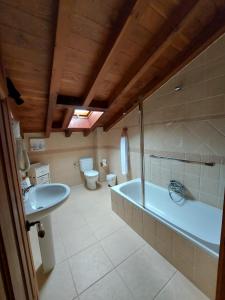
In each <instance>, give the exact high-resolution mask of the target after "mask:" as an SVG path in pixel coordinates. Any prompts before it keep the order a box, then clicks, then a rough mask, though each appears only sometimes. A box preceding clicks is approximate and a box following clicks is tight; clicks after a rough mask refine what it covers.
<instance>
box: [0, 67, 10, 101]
mask: <svg viewBox="0 0 225 300" xmlns="http://www.w3.org/2000/svg"><path fill="white" fill-rule="evenodd" d="M7 97H8V89H7V86H6V80H5V74H4V70H3V67H2V66H1V65H0V100H4V99H5V98H7Z"/></svg>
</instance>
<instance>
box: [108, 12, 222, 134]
mask: <svg viewBox="0 0 225 300" xmlns="http://www.w3.org/2000/svg"><path fill="white" fill-rule="evenodd" d="M224 33H225V8H224V9H221V10H220V11H219V12H218V14H217V15H216V16H215V18H214V19H213V20H212V22H211V23H210V24H208V25H207V27H205V28H204V29H203V30H202V32H201V33H200V35H198V36H197V37H196V38H195V39H194V40H193V41H192V42H191V45H190V46H189V47H188V49H187V50H186V51H185V52H182V53H181V54H180V55H178V57H177V58H176V60H175V61H174V63H173V64H172V65H171V64H170V65H169V66H168V67H167V68H166V69H165V70H164V72H162V75H161V76H160V77H158V78H156V79H155V80H153V81H151V82H150V83H149V84H147V85H146V86H145V88H144V89H143V91H142V93H141V95H142V100H141V101H144V100H145V99H146V98H148V97H149V96H150V95H152V94H153V93H154V92H155V91H156V90H157V89H159V88H160V86H162V85H163V84H164V83H166V82H167V81H168V80H169V79H170V78H171V77H172V76H174V75H175V74H176V73H177V72H178V71H180V70H181V69H182V68H183V67H184V66H185V65H187V64H188V63H189V62H191V61H192V60H193V59H194V58H195V57H197V56H198V55H199V54H200V53H201V52H202V51H204V50H205V49H206V48H207V47H208V46H209V45H210V44H211V43H213V42H214V41H215V40H216V39H218V38H219V37H220V36H221V35H222V34H224ZM135 100H137V97H135V98H134V99H132V100H131V101H130V103H131V104H130V105H129V107H128V106H127V109H126V114H127V113H129V112H131V111H132V110H133V109H134V108H135V107H137V105H138V101H136V102H135V103H134V101H135ZM132 103H133V104H132ZM123 113H124V109H123V110H122V111H120V112H119V113H117V115H116V116H115V117H113V118H112V119H111V120H110V121H109V122H108V123H107V124H105V125H104V131H108V130H110V129H111V128H112V127H113V126H114V125H115V124H116V123H118V122H119V121H120V120H121V119H122V118H123V117H124V115H123Z"/></svg>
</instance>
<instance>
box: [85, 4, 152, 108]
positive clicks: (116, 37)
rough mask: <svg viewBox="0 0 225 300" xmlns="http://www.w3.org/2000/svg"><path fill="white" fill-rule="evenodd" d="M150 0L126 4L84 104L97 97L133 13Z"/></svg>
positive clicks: (88, 103) (86, 104) (143, 7)
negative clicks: (96, 94)
mask: <svg viewBox="0 0 225 300" xmlns="http://www.w3.org/2000/svg"><path fill="white" fill-rule="evenodd" d="M148 2H149V1H146V0H132V1H128V2H127V3H126V6H125V7H124V8H123V9H122V15H121V17H120V20H119V24H118V25H117V28H116V29H115V31H114V33H113V35H112V37H111V38H110V41H108V42H107V47H106V49H105V50H104V53H103V54H102V55H101V62H100V63H99V66H98V68H97V70H96V72H95V74H94V76H93V79H92V81H91V84H90V87H89V89H88V92H87V95H86V97H85V99H84V102H83V105H84V106H89V105H90V103H91V102H92V100H93V99H94V97H95V93H96V91H97V89H98V87H99V85H100V84H101V82H102V80H103V79H104V77H105V75H106V74H107V72H108V68H109V64H110V61H111V59H112V57H113V56H114V54H115V52H116V51H117V48H118V45H119V43H120V41H121V40H122V39H123V37H124V35H125V33H126V31H127V28H128V27H129V26H130V23H131V22H132V18H133V14H136V13H138V11H140V10H141V11H143V10H144V9H145V7H147V5H148Z"/></svg>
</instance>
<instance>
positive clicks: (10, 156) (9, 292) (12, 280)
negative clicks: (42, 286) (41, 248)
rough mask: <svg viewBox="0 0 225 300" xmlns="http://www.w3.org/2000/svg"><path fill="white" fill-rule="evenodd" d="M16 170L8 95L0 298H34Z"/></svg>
mask: <svg viewBox="0 0 225 300" xmlns="http://www.w3.org/2000/svg"><path fill="white" fill-rule="evenodd" d="M17 170H18V167H17V161H16V153H15V142H14V137H13V133H12V130H11V114H10V108H9V98H5V99H0V191H1V194H0V271H1V278H2V283H3V285H4V290H3V289H2V291H0V298H1V297H5V296H6V299H16V300H17V299H18V300H21V299H23V300H36V299H38V288H37V280H36V272H35V269H34V265H33V258H32V254H31V247H30V242H29V237H28V233H27V231H26V226H25V214H24V208H23V198H22V194H21V188H20V181H19V174H18V171H17ZM1 293H2V294H1ZM3 293H4V294H3ZM2 299H4V298H2Z"/></svg>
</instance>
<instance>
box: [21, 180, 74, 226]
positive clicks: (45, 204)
mask: <svg viewBox="0 0 225 300" xmlns="http://www.w3.org/2000/svg"><path fill="white" fill-rule="evenodd" d="M69 195H70V188H69V187H68V186H67V185H65V184H61V183H50V184H42V185H36V186H34V187H32V188H31V189H30V191H29V192H28V193H27V194H26V195H25V201H24V203H25V213H26V218H27V220H28V221H30V222H35V221H39V220H40V219H42V218H43V217H45V216H47V215H48V214H50V213H51V212H52V211H53V210H55V209H56V208H57V207H59V206H60V205H62V204H63V203H64V201H66V199H67V198H68V197H69Z"/></svg>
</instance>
